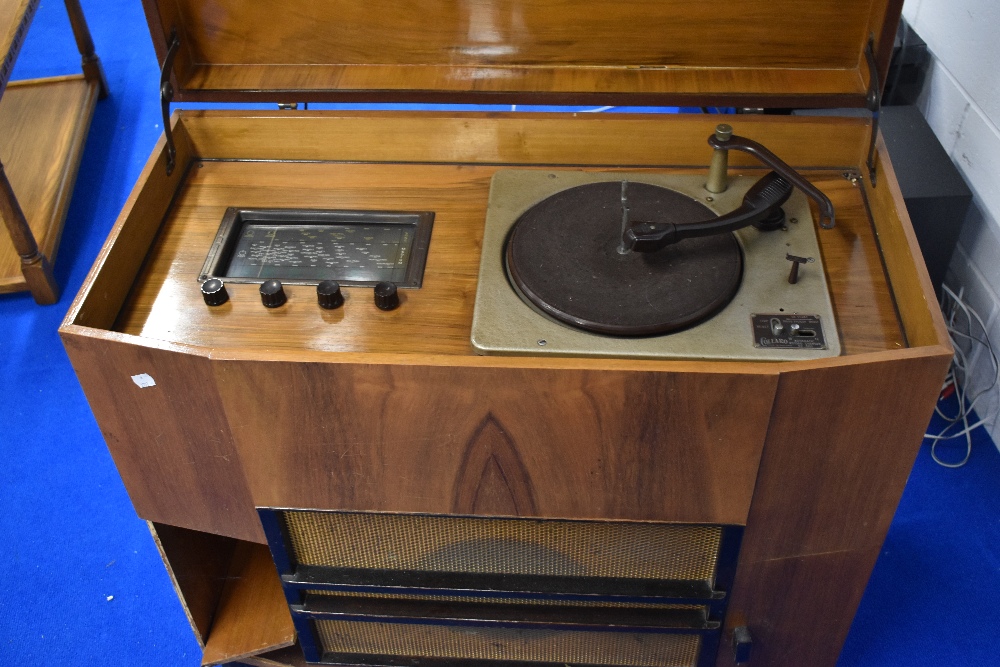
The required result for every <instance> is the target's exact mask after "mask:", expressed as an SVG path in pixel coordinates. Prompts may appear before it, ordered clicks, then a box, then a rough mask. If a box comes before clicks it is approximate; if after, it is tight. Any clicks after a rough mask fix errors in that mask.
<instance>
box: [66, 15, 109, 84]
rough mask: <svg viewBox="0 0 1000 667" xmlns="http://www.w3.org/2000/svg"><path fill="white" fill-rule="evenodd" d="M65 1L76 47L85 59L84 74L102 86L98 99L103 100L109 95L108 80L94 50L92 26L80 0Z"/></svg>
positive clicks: (89, 79)
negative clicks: (88, 24) (84, 13)
mask: <svg viewBox="0 0 1000 667" xmlns="http://www.w3.org/2000/svg"><path fill="white" fill-rule="evenodd" d="M65 3H66V12H67V13H68V14H69V22H70V25H72V26H73V36H74V37H76V47H77V48H78V49H79V50H80V56H81V58H82V59H83V76H84V78H85V79H87V81H96V82H97V84H98V86H99V88H100V90H99V91H98V99H102V100H103V99H104V98H105V97H107V96H108V80H107V78H106V77H105V76H104V67H103V66H102V65H101V59H100V58H98V57H97V53H95V52H94V40H93V39H91V37H90V28H88V27H87V20H86V19H85V18H84V16H83V8H82V7H80V0H65Z"/></svg>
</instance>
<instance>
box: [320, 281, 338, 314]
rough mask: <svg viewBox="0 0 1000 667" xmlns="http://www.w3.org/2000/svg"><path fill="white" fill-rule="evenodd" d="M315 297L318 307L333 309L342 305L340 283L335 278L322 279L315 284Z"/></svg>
mask: <svg viewBox="0 0 1000 667" xmlns="http://www.w3.org/2000/svg"><path fill="white" fill-rule="evenodd" d="M316 299H317V300H318V301H319V306H320V308H323V309H325V310H333V309H334V308H340V307H341V306H342V305H344V295H343V294H341V292H340V283H338V282H337V281H336V280H324V281H323V282H321V283H320V284H319V285H316Z"/></svg>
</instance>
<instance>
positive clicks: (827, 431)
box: [717, 348, 949, 667]
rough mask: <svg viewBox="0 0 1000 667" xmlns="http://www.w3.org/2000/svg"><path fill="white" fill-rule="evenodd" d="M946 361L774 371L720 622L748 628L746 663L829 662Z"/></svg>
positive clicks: (759, 666) (933, 354)
mask: <svg viewBox="0 0 1000 667" xmlns="http://www.w3.org/2000/svg"><path fill="white" fill-rule="evenodd" d="M948 361H949V356H948V354H947V350H944V349H943V348H932V349H931V350H929V351H928V352H927V353H926V354H925V355H923V356H920V355H918V354H913V355H910V356H909V358H900V359H888V360H872V361H871V363H867V364H855V365H841V366H832V367H827V368H817V369H809V370H801V371H795V372H788V373H782V374H781V379H780V381H779V384H778V391H777V394H776V397H775V404H774V415H773V417H772V422H771V426H770V429H769V430H768V434H767V441H766V444H765V446H764V453H763V456H762V458H761V464H760V472H759V476H758V478H757V487H756V490H755V493H754V500H753V505H752V506H751V508H750V516H749V519H748V522H747V530H746V533H745V534H744V540H743V548H742V552H741V554H740V563H739V567H738V569H737V575H736V583H735V587H734V591H733V598H732V602H731V603H730V612H731V613H730V615H729V617H728V618H727V626H728V627H727V632H728V633H731V632H732V627H734V626H735V625H739V624H741V623H746V624H747V625H748V626H749V629H750V632H751V635H753V637H754V648H753V650H754V662H753V664H754V665H755V667H764V666H767V667H779V666H781V667H785V666H787V667H799V666H801V665H811V666H813V667H822V666H823V665H829V666H830V667H832V666H833V665H834V664H835V663H836V661H837V655H838V653H839V651H840V648H841V646H842V644H843V642H844V639H845V638H846V636H847V632H848V630H849V629H850V625H851V620H852V618H853V617H854V613H855V611H856V609H857V605H858V604H859V602H860V601H861V595H862V593H863V592H864V589H865V585H866V583H867V581H868V577H869V576H870V574H871V570H872V568H873V567H874V565H875V559H876V558H877V557H878V552H879V549H880V547H881V544H882V541H883V540H884V539H885V534H886V531H887V530H888V528H889V523H890V522H891V521H892V517H893V513H894V512H895V510H896V505H897V504H898V502H899V498H900V496H901V495H902V492H903V487H904V485H905V484H906V479H907V477H908V476H909V473H910V468H911V467H912V465H913V459H914V457H915V455H916V452H917V449H918V447H919V446H920V443H921V440H922V436H923V433H924V429H925V428H926V426H927V422H928V420H929V419H930V415H931V412H932V410H933V407H934V401H935V400H936V398H937V394H938V391H939V389H940V387H941V381H942V379H943V377H944V374H945V370H946V368H947V365H948ZM727 645H728V641H724V642H723V646H724V648H723V649H722V650H721V651H720V652H719V659H718V663H717V664H718V665H719V667H723V666H726V667H729V666H731V665H732V664H733V661H732V652H731V651H730V650H729V649H728V648H725V646H727Z"/></svg>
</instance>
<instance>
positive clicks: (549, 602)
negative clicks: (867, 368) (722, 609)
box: [306, 590, 708, 615]
mask: <svg viewBox="0 0 1000 667" xmlns="http://www.w3.org/2000/svg"><path fill="white" fill-rule="evenodd" d="M306 593H308V594H309V595H325V596H328V597H345V598H360V599H365V600H370V599H379V600H418V601H427V602H475V603H479V604H528V605H541V606H559V607H613V608H615V609H626V608H639V609H669V610H678V611H692V610H698V609H700V610H702V611H704V612H705V614H706V615H707V614H708V607H706V606H705V605H699V604H667V603H663V602H631V601H630V602H619V601H617V600H560V599H553V598H518V597H485V596H474V595H472V596H464V595H410V594H401V593H354V592H343V591H318V590H314V591H306Z"/></svg>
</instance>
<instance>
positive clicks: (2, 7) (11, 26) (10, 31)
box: [0, 0, 39, 95]
mask: <svg viewBox="0 0 1000 667" xmlns="http://www.w3.org/2000/svg"><path fill="white" fill-rule="evenodd" d="M38 4H39V0H2V2H0V95H3V91H4V88H5V87H6V86H7V82H8V81H9V80H10V73H11V71H12V70H13V69H14V63H15V61H17V56H18V54H19V53H20V52H21V45H22V44H24V37H25V35H27V33H28V28H29V27H30V26H31V22H32V20H34V18H35V12H36V11H37V10H38Z"/></svg>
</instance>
